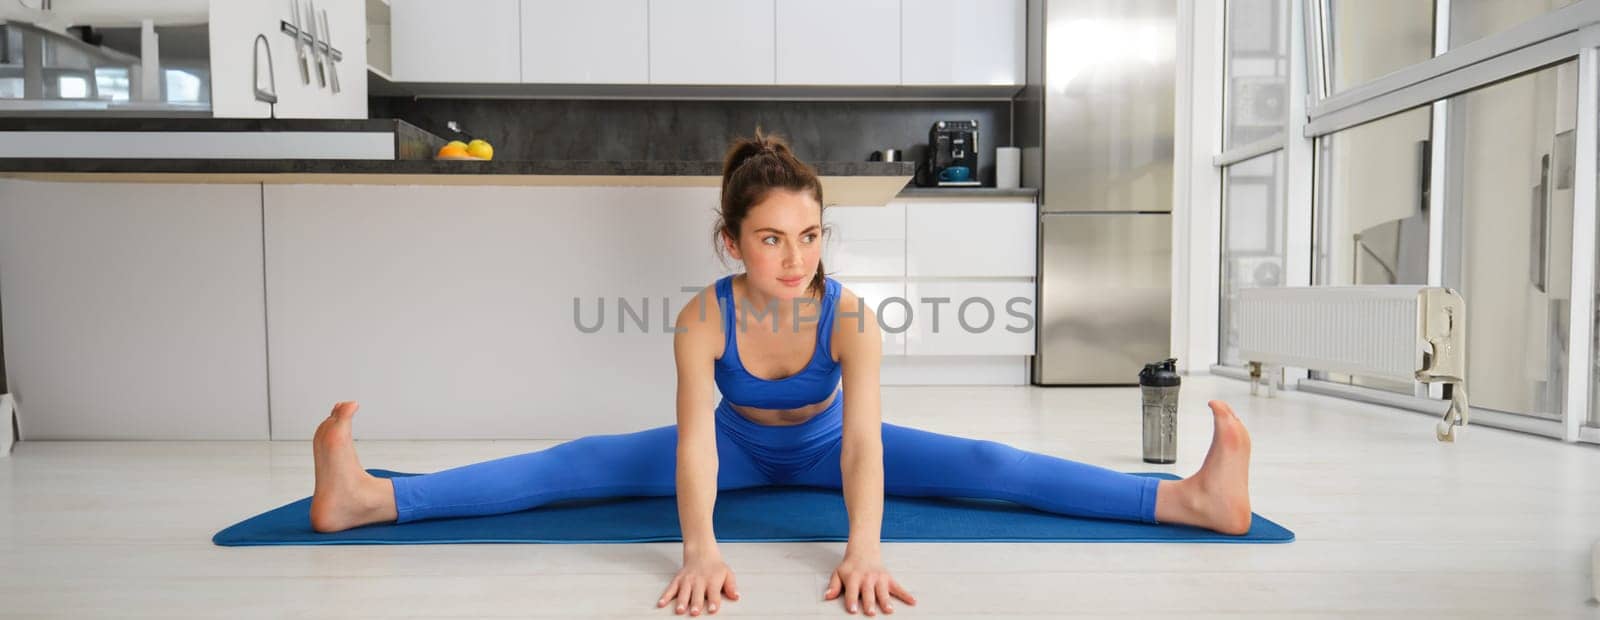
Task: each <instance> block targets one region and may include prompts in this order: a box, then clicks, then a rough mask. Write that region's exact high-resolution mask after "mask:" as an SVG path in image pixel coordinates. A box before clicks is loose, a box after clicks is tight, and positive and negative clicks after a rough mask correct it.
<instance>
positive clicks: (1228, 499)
mask: <svg viewBox="0 0 1600 620" xmlns="http://www.w3.org/2000/svg"><path fill="white" fill-rule="evenodd" d="M1207 404H1208V405H1210V406H1211V414H1212V415H1211V417H1212V423H1213V426H1212V431H1211V449H1210V451H1208V452H1206V460H1205V462H1204V463H1202V464H1201V465H1200V471H1198V472H1195V474H1194V475H1193V476H1190V477H1188V478H1187V479H1184V480H1181V481H1178V482H1176V483H1173V484H1171V486H1170V488H1171V491H1173V492H1172V493H1161V492H1160V491H1165V490H1167V486H1168V485H1162V488H1160V489H1158V493H1157V498H1156V505H1157V507H1158V513H1159V512H1165V513H1166V515H1165V517H1163V516H1161V515H1159V514H1158V515H1157V517H1156V520H1157V521H1162V522H1176V523H1185V524H1188V525H1197V526H1200V527H1204V528H1208V529H1212V530H1216V531H1218V532H1222V533H1223V534H1233V535H1239V534H1245V533H1248V532H1249V531H1250V433H1249V432H1248V431H1246V430H1245V428H1244V423H1243V422H1241V421H1239V418H1238V416H1236V415H1234V413H1233V409H1232V408H1231V407H1229V406H1228V403H1225V402H1222V401H1220V400H1213V401H1211V402H1210V403H1207ZM1163 495H1167V497H1165V498H1164V497H1162V496H1163Z"/></svg>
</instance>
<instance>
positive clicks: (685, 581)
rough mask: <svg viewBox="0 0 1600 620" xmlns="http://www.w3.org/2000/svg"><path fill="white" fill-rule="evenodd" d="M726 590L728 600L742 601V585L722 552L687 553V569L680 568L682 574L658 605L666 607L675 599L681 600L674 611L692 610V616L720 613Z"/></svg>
mask: <svg viewBox="0 0 1600 620" xmlns="http://www.w3.org/2000/svg"><path fill="white" fill-rule="evenodd" d="M724 593H726V594H727V596H728V600H730V601H737V600H739V587H738V585H737V584H736V583H735V582H734V579H733V570H732V569H729V568H728V563H727V562H723V561H722V554H721V553H716V552H711V553H697V554H684V556H683V570H680V571H678V576H677V577H673V578H672V584H671V585H668V586H667V590H666V591H665V592H662V593H661V600H659V601H656V607H666V606H667V604H668V603H670V602H672V601H673V599H677V607H676V608H675V609H674V611H673V613H677V614H681V613H684V612H688V613H689V615H691V616H698V615H700V612H701V611H705V612H706V613H712V614H714V613H717V610H718V609H720V608H721V607H722V596H723V594H724Z"/></svg>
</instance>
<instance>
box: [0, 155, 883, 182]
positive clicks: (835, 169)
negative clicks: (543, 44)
mask: <svg viewBox="0 0 1600 620" xmlns="http://www.w3.org/2000/svg"><path fill="white" fill-rule="evenodd" d="M812 166H813V167H815V168H816V169H817V174H818V176H824V177H910V176H911V174H912V172H913V165H912V164H911V163H909V162H865V161H863V162H853V161H824V162H816V163H813V164H812ZM0 173H77V174H175V173H181V174H361V175H370V174H399V175H408V174H445V175H458V174H465V175H561V176H702V177H705V176H708V177H718V178H720V177H721V176H722V162H720V161H651V160H623V161H593V160H537V161H517V160H493V161H436V160H431V159H422V160H381V159H137V158H93V159H91V158H0Z"/></svg>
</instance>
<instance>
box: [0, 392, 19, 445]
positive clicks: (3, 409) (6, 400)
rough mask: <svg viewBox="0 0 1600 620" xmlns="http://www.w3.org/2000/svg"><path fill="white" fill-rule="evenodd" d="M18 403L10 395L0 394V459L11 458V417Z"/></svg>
mask: <svg viewBox="0 0 1600 620" xmlns="http://www.w3.org/2000/svg"><path fill="white" fill-rule="evenodd" d="M15 404H16V401H14V400H11V395H10V394H0V426H4V428H0V458H4V457H8V456H11V442H12V439H13V438H12V436H11V415H12V411H13V410H15Z"/></svg>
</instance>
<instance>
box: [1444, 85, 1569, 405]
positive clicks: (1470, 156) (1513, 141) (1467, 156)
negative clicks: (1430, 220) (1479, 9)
mask: <svg viewBox="0 0 1600 620" xmlns="http://www.w3.org/2000/svg"><path fill="white" fill-rule="evenodd" d="M1577 86H1578V72H1577V61H1576V60H1573V61H1568V62H1565V63H1562V64H1559V65H1555V66H1552V67H1547V68H1545V69H1542V70H1539V71H1536V72H1533V73H1528V74H1524V75H1522V76H1519V77H1516V78H1513V79H1510V80H1507V81H1504V82H1500V83H1497V84H1494V85H1492V86H1488V87H1484V88H1481V89H1478V90H1474V91H1470V92H1467V93H1464V94H1461V95H1458V96H1456V97H1454V98H1452V100H1451V103H1450V115H1449V118H1450V141H1449V147H1450V155H1449V157H1450V170H1451V174H1450V177H1449V178H1450V179H1451V190H1450V191H1448V192H1447V195H1448V205H1449V209H1448V213H1450V214H1451V217H1450V218H1449V219H1450V220H1453V221H1451V222H1449V224H1448V225H1447V226H1446V231H1447V234H1446V251H1445V261H1446V269H1445V277H1446V283H1447V285H1449V286H1453V287H1455V288H1457V290H1459V291H1460V292H1461V294H1462V296H1463V297H1464V298H1465V299H1466V302H1467V351H1468V352H1469V356H1468V358H1467V363H1468V367H1467V385H1468V386H1469V389H1470V390H1471V392H1472V406H1473V407H1474V408H1479V407H1482V408H1487V409H1493V410H1496V411H1500V412H1506V413H1515V414H1522V415H1529V416H1535V417H1540V418H1547V419H1553V420H1559V419H1561V413H1562V410H1563V405H1564V403H1565V401H1566V385H1567V353H1568V348H1567V342H1568V334H1569V327H1570V325H1571V316H1570V313H1569V310H1570V307H1571V306H1570V304H1571V300H1572V294H1571V284H1572V271H1571V269H1572V216H1573V204H1574V203H1573V180H1574V176H1575V175H1574V159H1575V156H1576V151H1575V149H1574V145H1575V140H1574V136H1575V133H1576V132H1575V131H1574V130H1575V128H1576V125H1577V112H1576V107H1577V102H1578V98H1577V91H1578V88H1577Z"/></svg>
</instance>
